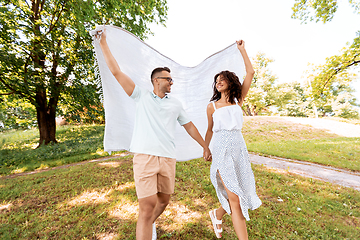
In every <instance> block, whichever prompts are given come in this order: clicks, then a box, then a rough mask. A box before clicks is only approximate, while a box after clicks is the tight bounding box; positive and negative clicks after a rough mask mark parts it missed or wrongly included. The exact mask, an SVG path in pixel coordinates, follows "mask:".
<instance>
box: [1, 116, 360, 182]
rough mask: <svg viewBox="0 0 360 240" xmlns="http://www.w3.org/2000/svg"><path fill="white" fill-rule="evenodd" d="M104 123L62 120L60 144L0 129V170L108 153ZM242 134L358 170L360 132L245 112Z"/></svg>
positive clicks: (251, 142) (257, 147)
mask: <svg viewBox="0 0 360 240" xmlns="http://www.w3.org/2000/svg"><path fill="white" fill-rule="evenodd" d="M103 135H104V126H102V125H100V126H99V125H84V126H62V127H58V129H57V140H58V141H59V143H58V144H54V145H49V146H42V147H40V148H37V149H35V148H36V147H37V145H38V131H37V130H36V129H34V130H26V131H10V132H3V133H0V176H5V175H9V174H13V173H21V172H28V171H33V170H36V169H46V168H50V167H56V166H61V165H64V164H70V163H75V162H80V161H84V160H89V159H93V158H98V157H102V156H106V155H107V153H105V152H104V151H103ZM243 135H244V138H245V141H246V144H247V147H248V150H249V151H251V152H255V153H260V154H263V155H272V156H278V157H284V158H289V159H297V160H303V161H309V162H315V163H320V164H324V165H328V166H334V167H338V168H343V169H348V170H352V171H360V144H359V141H360V138H344V137H339V136H338V135H335V134H330V133H327V132H325V131H323V130H319V129H314V128H311V127H309V126H304V125H300V124H294V123H290V122H286V121H284V120H283V119H281V118H276V117H246V118H245V122H244V127H243Z"/></svg>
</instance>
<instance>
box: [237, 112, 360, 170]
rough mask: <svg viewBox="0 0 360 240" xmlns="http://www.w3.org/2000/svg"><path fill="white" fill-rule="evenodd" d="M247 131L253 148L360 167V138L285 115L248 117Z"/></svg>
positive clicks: (276, 153) (271, 153)
mask: <svg viewBox="0 0 360 240" xmlns="http://www.w3.org/2000/svg"><path fill="white" fill-rule="evenodd" d="M245 119H246V121H245V122H244V127H243V135H244V138H245V142H246V145H247V147H248V150H249V151H250V152H255V153H260V154H264V155H272V156H278V157H284V158H289V159H297V160H302V161H308V162H314V163H319V164H323V165H327V166H333V167H337V168H343V169H347V170H352V171H360V138H346V137H340V136H338V135H336V134H331V133H327V132H325V131H324V130H320V129H315V128H311V127H309V126H305V125H300V124H294V123H289V122H286V121H284V120H282V119H281V118H276V117H275V118H274V117H252V118H245Z"/></svg>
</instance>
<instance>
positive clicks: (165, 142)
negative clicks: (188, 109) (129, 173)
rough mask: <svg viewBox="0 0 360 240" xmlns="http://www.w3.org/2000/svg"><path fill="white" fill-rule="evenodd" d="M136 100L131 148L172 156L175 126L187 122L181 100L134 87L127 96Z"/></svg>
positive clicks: (137, 150) (136, 151)
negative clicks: (177, 123) (161, 96)
mask: <svg viewBox="0 0 360 240" xmlns="http://www.w3.org/2000/svg"><path fill="white" fill-rule="evenodd" d="M130 97H131V98H132V99H134V100H135V102H136V115H135V124H134V132H133V135H132V139H131V144H130V151H131V152H134V153H144V154H149V155H154V156H160V157H169V158H175V137H174V135H175V127H176V122H179V123H180V125H181V126H182V125H184V124H186V123H189V122H190V120H189V119H188V117H187V115H186V113H185V110H184V109H183V107H182V105H181V102H180V101H179V100H177V99H175V98H173V97H170V96H168V95H166V96H165V97H163V98H160V97H158V96H157V95H156V94H154V93H153V92H152V91H148V90H146V89H142V88H140V87H138V86H135V89H134V91H133V93H132V94H131V96H130Z"/></svg>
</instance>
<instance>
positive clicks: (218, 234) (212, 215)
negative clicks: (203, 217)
mask: <svg viewBox="0 0 360 240" xmlns="http://www.w3.org/2000/svg"><path fill="white" fill-rule="evenodd" d="M209 215H210V218H211V222H212V225H213V227H214V232H215V235H216V237H217V238H221V233H222V231H223V229H222V228H220V229H218V228H217V227H216V225H217V224H222V220H218V219H217V218H216V209H214V210H211V211H210V212H209Z"/></svg>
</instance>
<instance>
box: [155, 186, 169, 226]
mask: <svg viewBox="0 0 360 240" xmlns="http://www.w3.org/2000/svg"><path fill="white" fill-rule="evenodd" d="M170 196H171V195H170V194H165V193H160V192H159V193H157V203H156V207H155V210H154V213H153V217H152V222H155V220H156V219H157V218H158V217H159V216H160V215H161V214H162V213H163V211H164V210H165V208H166V206H167V205H168V204H169V201H170Z"/></svg>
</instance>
